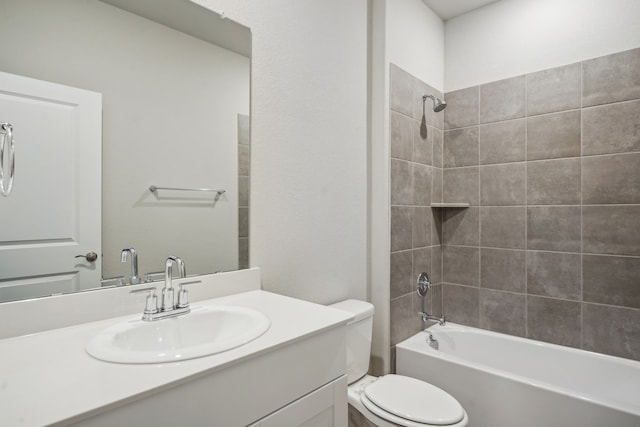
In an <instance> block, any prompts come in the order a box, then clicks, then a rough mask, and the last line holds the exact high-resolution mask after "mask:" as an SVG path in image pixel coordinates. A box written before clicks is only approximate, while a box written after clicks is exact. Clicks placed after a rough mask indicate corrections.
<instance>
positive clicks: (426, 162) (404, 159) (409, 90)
mask: <svg viewBox="0 0 640 427" xmlns="http://www.w3.org/2000/svg"><path fill="white" fill-rule="evenodd" d="M390 71H391V76H390V79H391V89H390V101H389V104H390V111H389V125H390V134H391V135H390V145H391V146H390V153H391V169H390V170H391V289H390V291H391V307H390V312H391V355H392V369H393V367H394V365H395V363H393V360H394V357H393V356H394V355H395V344H397V343H398V342H400V341H402V340H403V339H405V338H407V337H409V336H411V335H413V334H414V333H416V332H418V331H420V330H421V329H422V322H421V321H420V319H419V317H418V311H421V310H423V309H425V310H427V311H429V312H430V313H431V312H435V313H436V314H438V313H440V312H441V307H442V304H441V301H442V296H441V291H442V287H441V285H440V283H441V281H442V273H441V272H442V248H441V235H442V227H441V225H442V221H441V218H442V212H441V209H437V208H432V207H431V203H432V202H434V203H435V202H441V201H442V172H443V170H442V159H443V153H442V138H443V132H442V128H443V126H444V115H443V113H442V112H440V113H435V112H434V111H433V108H432V107H433V104H432V102H431V100H427V101H426V104H425V108H424V114H423V103H422V96H423V95H433V96H436V97H438V98H440V99H442V98H443V96H442V93H441V92H439V91H437V90H435V89H433V88H432V87H431V86H429V85H428V84H426V83H424V82H422V81H420V80H418V79H416V78H415V77H413V76H411V75H410V74H408V73H406V72H405V71H403V70H402V69H400V68H398V67H396V66H395V65H391V70H390ZM422 271H425V272H427V273H428V274H429V276H430V278H431V281H432V283H434V284H436V286H435V288H434V289H433V291H432V292H431V293H430V295H428V297H427V298H426V299H425V300H423V299H421V298H420V297H418V296H417V294H416V292H415V282H416V278H417V276H418V274H419V273H420V272H422ZM433 301H436V304H432V302H433Z"/></svg>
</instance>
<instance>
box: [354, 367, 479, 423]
mask: <svg viewBox="0 0 640 427" xmlns="http://www.w3.org/2000/svg"><path fill="white" fill-rule="evenodd" d="M360 400H361V402H362V404H363V405H364V406H365V408H367V409H368V410H369V411H371V412H372V413H373V414H375V415H377V416H378V417H380V418H383V419H386V420H388V421H390V422H392V423H395V424H398V425H401V426H405V427H426V426H451V425H455V424H458V423H460V422H461V421H463V420H464V419H465V418H466V413H465V411H464V409H463V408H462V405H460V403H459V402H458V401H457V400H456V399H455V398H454V397H453V396H451V395H450V394H449V393H447V392H446V391H444V390H442V389H440V388H438V387H436V386H434V385H432V384H429V383H426V382H424V381H420V380H418V379H415V378H410V377H405V376H403V375H393V374H390V375H385V376H383V377H380V378H378V379H377V380H376V381H374V382H372V383H370V384H369V385H367V386H366V387H365V388H364V390H363V392H362V393H361V394H360Z"/></svg>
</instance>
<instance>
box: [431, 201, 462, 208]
mask: <svg viewBox="0 0 640 427" xmlns="http://www.w3.org/2000/svg"><path fill="white" fill-rule="evenodd" d="M469 206H471V205H470V204H469V203H464V202H462V203H431V207H432V208H468V207H469Z"/></svg>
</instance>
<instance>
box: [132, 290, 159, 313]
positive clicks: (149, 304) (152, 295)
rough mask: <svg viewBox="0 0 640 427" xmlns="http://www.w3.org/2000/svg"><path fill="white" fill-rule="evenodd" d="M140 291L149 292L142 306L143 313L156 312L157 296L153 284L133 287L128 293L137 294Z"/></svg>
mask: <svg viewBox="0 0 640 427" xmlns="http://www.w3.org/2000/svg"><path fill="white" fill-rule="evenodd" d="M142 292H149V295H147V301H146V303H145V306H144V315H150V314H156V313H157V312H158V297H157V296H156V288H155V287H154V286H149V287H148V288H142V289H135V290H133V291H130V292H129V293H130V294H139V293H142ZM143 318H144V316H143Z"/></svg>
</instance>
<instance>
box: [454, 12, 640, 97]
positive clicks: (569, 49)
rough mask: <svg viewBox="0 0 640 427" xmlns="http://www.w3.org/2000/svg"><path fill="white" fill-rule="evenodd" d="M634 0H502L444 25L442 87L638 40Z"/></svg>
mask: <svg viewBox="0 0 640 427" xmlns="http://www.w3.org/2000/svg"><path fill="white" fill-rule="evenodd" d="M639 17H640V1H638V0H502V1H499V2H497V3H493V4H490V5H488V6H486V7H483V8H480V9H477V10H475V11H472V12H469V13H467V14H465V15H461V16H459V17H457V18H453V19H451V20H449V21H447V22H446V25H445V76H446V77H445V90H446V91H447V92H449V91H453V90H457V89H462V88H465V87H469V86H475V85H478V84H482V83H487V82H492V81H496V80H500V79H504V78H509V77H513V76H518V75H522V74H526V73H531V72H535V71H540V70H544V69H548V68H553V67H557V66H561V65H566V64H571V63H575V62H579V61H583V60H585V59H590V58H595V57H599V56H603V55H608V54H611V53H615V52H620V51H623V50H628V49H632V48H636V47H638V46H640V20H639Z"/></svg>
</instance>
